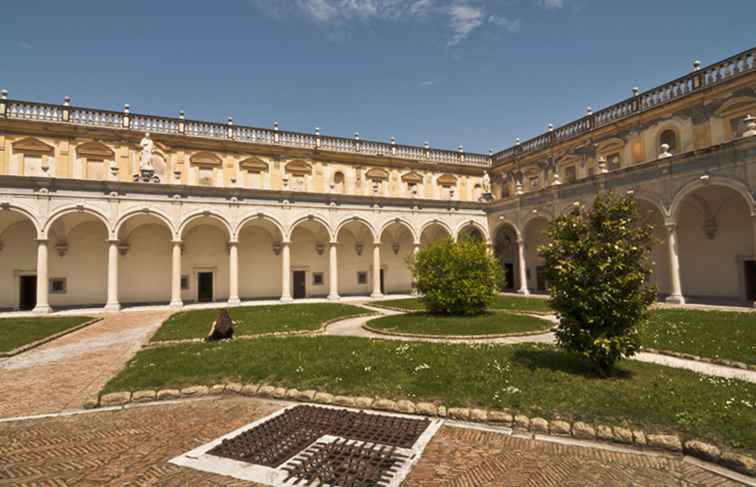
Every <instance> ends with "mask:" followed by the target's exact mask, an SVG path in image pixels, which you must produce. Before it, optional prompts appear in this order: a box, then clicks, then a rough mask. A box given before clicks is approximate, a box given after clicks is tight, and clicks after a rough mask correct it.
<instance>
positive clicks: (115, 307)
mask: <svg viewBox="0 0 756 487" xmlns="http://www.w3.org/2000/svg"><path fill="white" fill-rule="evenodd" d="M105 311H110V312H115V311H121V303H108V304H106V305H105Z"/></svg>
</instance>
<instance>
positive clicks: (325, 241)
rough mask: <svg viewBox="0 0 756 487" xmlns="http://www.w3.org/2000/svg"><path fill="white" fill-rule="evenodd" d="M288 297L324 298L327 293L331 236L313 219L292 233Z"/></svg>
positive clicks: (302, 223)
mask: <svg viewBox="0 0 756 487" xmlns="http://www.w3.org/2000/svg"><path fill="white" fill-rule="evenodd" d="M290 240H291V271H290V275H289V279H290V283H291V288H290V289H291V294H292V297H293V298H294V299H302V298H313V297H326V296H327V295H328V291H329V276H328V255H329V248H328V245H329V242H330V240H331V239H330V232H329V230H328V228H327V227H326V226H325V225H324V224H323V223H321V222H320V221H318V220H316V219H307V220H303V221H301V222H299V223H298V224H296V226H295V227H294V228H293V229H292V231H291V238H290Z"/></svg>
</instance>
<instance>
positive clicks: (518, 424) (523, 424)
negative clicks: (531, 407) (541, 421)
mask: <svg viewBox="0 0 756 487" xmlns="http://www.w3.org/2000/svg"><path fill="white" fill-rule="evenodd" d="M513 427H514V429H516V430H523V431H528V430H529V429H530V418H528V417H527V416H523V415H522V414H517V415H516V416H515V417H514V423H513Z"/></svg>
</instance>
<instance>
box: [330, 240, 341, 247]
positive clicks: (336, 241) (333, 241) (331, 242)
mask: <svg viewBox="0 0 756 487" xmlns="http://www.w3.org/2000/svg"><path fill="white" fill-rule="evenodd" d="M338 244H339V241H338V240H331V241H329V242H328V245H330V246H331V247H335V246H336V245H338Z"/></svg>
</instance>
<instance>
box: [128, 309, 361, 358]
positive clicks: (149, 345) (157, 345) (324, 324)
mask: <svg viewBox="0 0 756 487" xmlns="http://www.w3.org/2000/svg"><path fill="white" fill-rule="evenodd" d="M374 315H375V313H361V314H357V315H352V316H342V317H339V318H333V319H330V320H326V321H323V322H322V323H320V327H318V328H317V329H315V330H295V331H274V332H269V333H259V334H256V335H239V336H235V337H234V338H232V339H231V340H224V341H227V342H232V341H234V340H254V339H256V338H267V337H294V336H315V335H319V334H321V333H323V332H324V331H325V329H326V328H327V327H328V325H330V324H332V323H336V322H338V321H342V320H349V319H353V318H366V317H370V316H374ZM195 343H208V342H206V341H205V339H204V338H184V339H181V340H160V341H157V342H147V343H145V344H144V345H142V349H143V350H145V349H150V348H166V347H172V346H175V345H191V344H195Z"/></svg>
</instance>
